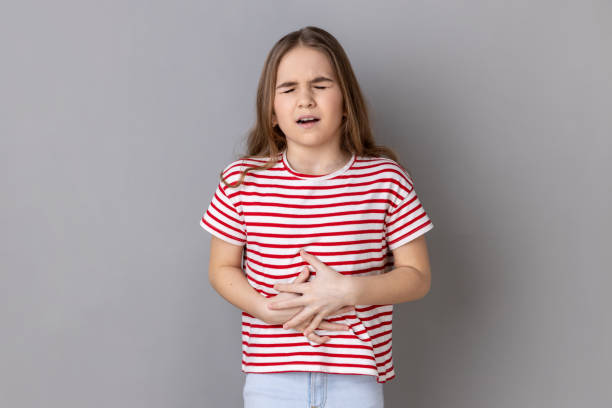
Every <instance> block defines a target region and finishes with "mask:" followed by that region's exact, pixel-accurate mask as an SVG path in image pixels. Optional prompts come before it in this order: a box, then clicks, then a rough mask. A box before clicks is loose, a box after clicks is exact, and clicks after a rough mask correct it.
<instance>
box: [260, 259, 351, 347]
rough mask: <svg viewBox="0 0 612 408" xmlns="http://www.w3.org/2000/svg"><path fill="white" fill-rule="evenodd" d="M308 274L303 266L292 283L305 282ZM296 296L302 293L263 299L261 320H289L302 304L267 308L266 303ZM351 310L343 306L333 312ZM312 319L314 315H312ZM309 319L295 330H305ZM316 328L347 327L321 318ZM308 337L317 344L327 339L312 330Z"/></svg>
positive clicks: (288, 293)
mask: <svg viewBox="0 0 612 408" xmlns="http://www.w3.org/2000/svg"><path fill="white" fill-rule="evenodd" d="M309 275H310V271H309V270H308V267H307V266H305V267H304V268H303V269H302V270H301V271H300V274H299V275H298V276H297V277H296V278H295V280H294V281H293V283H302V282H306V280H307V279H308V276H309ZM298 296H302V295H299V294H297V293H291V292H281V293H279V294H277V295H275V296H271V297H269V298H266V299H264V312H263V315H264V318H263V320H264V321H265V322H266V323H268V324H284V323H286V322H287V321H289V320H290V319H291V318H292V317H293V316H295V315H296V314H298V313H300V312H301V311H302V309H303V306H298V307H292V308H288V309H269V308H268V304H270V303H271V302H272V301H275V302H276V301H281V300H288V299H294V298H295V297H298ZM352 310H354V308H353V307H352V306H344V307H342V308H340V309H338V310H337V311H336V312H335V313H334V314H341V313H346V312H350V311H352ZM313 319H314V316H313ZM311 321H312V319H310V320H309V321H305V322H303V324H302V325H301V326H300V327H297V328H295V330H297V331H303V330H305V329H306V328H307V327H308V326H309V325H310V323H311ZM317 329H320V330H330V331H333V330H338V331H346V330H348V329H349V328H348V327H347V326H345V325H343V324H338V323H332V322H328V321H327V320H325V319H323V320H322V321H321V323H320V324H319V326H318V327H317ZM308 338H309V339H311V340H312V341H314V342H316V343H319V344H321V343H325V342H327V341H328V340H329V336H324V337H319V336H318V335H317V334H316V333H314V332H312V333H311V334H310V336H308Z"/></svg>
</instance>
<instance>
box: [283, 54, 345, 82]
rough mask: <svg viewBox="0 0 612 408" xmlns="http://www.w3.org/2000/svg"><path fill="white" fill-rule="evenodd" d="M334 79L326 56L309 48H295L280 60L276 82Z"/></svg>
mask: <svg viewBox="0 0 612 408" xmlns="http://www.w3.org/2000/svg"><path fill="white" fill-rule="evenodd" d="M321 75H322V76H326V77H328V78H334V70H333V67H332V65H331V63H330V61H329V58H328V57H327V55H325V54H324V53H323V52H321V51H319V50H317V49H314V48H311V47H302V46H300V47H296V48H293V49H292V50H290V51H288V52H287V53H286V54H285V55H283V57H282V58H281V60H280V63H279V64H278V70H277V72H276V82H277V83H280V82H284V81H291V80H300V79H304V80H307V79H309V78H315V77H317V76H321Z"/></svg>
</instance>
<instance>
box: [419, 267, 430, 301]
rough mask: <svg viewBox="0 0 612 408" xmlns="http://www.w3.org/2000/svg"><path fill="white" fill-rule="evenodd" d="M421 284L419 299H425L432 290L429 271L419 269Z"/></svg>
mask: <svg viewBox="0 0 612 408" xmlns="http://www.w3.org/2000/svg"><path fill="white" fill-rule="evenodd" d="M418 275H419V278H420V285H419V291H418V292H419V296H418V299H423V298H424V297H425V296H427V294H428V293H429V291H430V290H431V273H430V272H429V271H425V272H421V271H419V274H418Z"/></svg>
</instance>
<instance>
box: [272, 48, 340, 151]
mask: <svg viewBox="0 0 612 408" xmlns="http://www.w3.org/2000/svg"><path fill="white" fill-rule="evenodd" d="M343 114H344V110H343V100H342V92H341V90H340V86H339V84H338V82H337V79H336V76H335V75H334V70H333V68H332V66H331V64H330V62H329V60H328V58H327V56H326V55H325V54H323V53H322V52H321V51H319V50H316V49H314V48H310V47H303V46H298V47H295V48H293V49H292V50H290V51H288V52H287V53H286V54H285V55H284V56H283V58H282V59H281V61H280V63H279V66H278V71H277V74H276V89H275V93H274V114H273V117H272V125H273V126H274V125H276V124H278V126H279V127H280V129H281V130H282V131H283V133H284V134H285V136H286V137H287V144H291V143H294V144H299V145H303V146H310V147H315V146H318V147H321V146H325V145H327V146H332V145H334V144H336V143H337V142H339V139H340V137H341V127H340V125H341V123H342V116H343ZM303 115H313V116H315V117H316V118H318V119H319V120H318V121H316V122H314V123H310V124H308V125H306V126H300V124H299V123H298V122H297V120H298V119H299V117H300V116H303Z"/></svg>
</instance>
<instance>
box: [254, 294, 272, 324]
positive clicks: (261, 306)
mask: <svg viewBox="0 0 612 408" xmlns="http://www.w3.org/2000/svg"><path fill="white" fill-rule="evenodd" d="M268 303H269V301H268V298H267V297H264V296H258V299H257V303H255V313H256V315H255V317H256V318H257V319H259V320H261V321H263V322H266V323H267V322H268V312H269V309H268Z"/></svg>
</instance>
